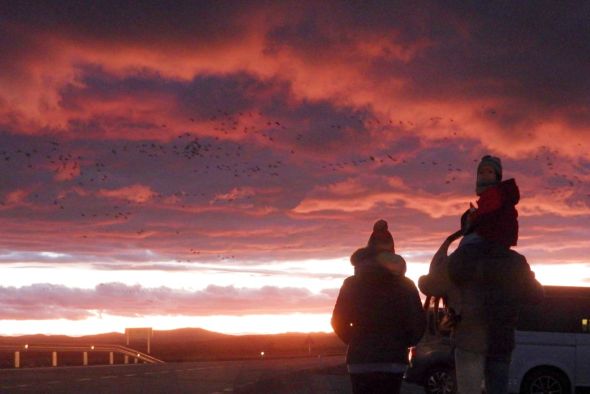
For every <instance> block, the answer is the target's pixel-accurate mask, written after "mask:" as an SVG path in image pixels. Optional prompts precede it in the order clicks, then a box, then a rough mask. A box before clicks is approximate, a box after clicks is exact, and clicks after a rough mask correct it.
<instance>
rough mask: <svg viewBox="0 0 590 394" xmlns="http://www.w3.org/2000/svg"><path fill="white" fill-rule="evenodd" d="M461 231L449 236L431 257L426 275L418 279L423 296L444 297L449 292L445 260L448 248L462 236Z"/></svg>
mask: <svg viewBox="0 0 590 394" xmlns="http://www.w3.org/2000/svg"><path fill="white" fill-rule="evenodd" d="M462 234H463V233H462V232H461V230H459V231H456V232H454V233H453V234H451V235H449V236H448V237H447V239H445V241H444V242H443V244H442V245H441V246H440V248H439V249H438V251H437V252H436V253H435V254H434V257H432V261H431V262H430V267H429V269H428V275H425V276H421V277H420V278H419V279H418V288H419V289H420V291H421V292H422V293H423V294H426V295H431V296H435V297H442V296H445V295H446V294H447V292H448V290H449V286H450V282H449V277H448V274H447V259H448V256H447V254H448V250H449V246H450V245H451V244H452V243H453V242H454V241H455V240H456V239H458V238H461V236H462Z"/></svg>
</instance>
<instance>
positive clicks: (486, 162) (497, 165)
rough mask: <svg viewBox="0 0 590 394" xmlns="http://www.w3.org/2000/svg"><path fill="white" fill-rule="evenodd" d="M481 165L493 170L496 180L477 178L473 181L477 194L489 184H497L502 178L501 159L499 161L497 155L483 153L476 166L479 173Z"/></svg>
mask: <svg viewBox="0 0 590 394" xmlns="http://www.w3.org/2000/svg"><path fill="white" fill-rule="evenodd" d="M483 166H488V167H490V168H492V169H493V170H494V172H495V173H496V180H495V181H492V182H484V181H480V180H479V179H478V180H477V182H476V183H475V194H477V195H478V196H479V195H481V193H483V191H484V190H486V189H487V188H488V187H490V186H494V185H497V184H498V183H499V182H500V181H501V180H502V161H500V158H499V157H496V156H490V155H485V156H484V157H482V158H481V161H480V162H479V165H478V166H477V173H478V174H479V170H480V168H481V167H483Z"/></svg>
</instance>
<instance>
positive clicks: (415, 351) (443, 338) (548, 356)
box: [405, 286, 590, 394]
mask: <svg viewBox="0 0 590 394" xmlns="http://www.w3.org/2000/svg"><path fill="white" fill-rule="evenodd" d="M544 289H545V299H544V300H543V302H542V303H541V304H539V305H535V306H527V307H524V308H523V309H522V311H521V314H520V318H519V323H518V326H517V331H516V348H515V349H514V352H513V353H512V362H511V364H510V380H509V390H510V392H513V393H523V394H533V393H554V394H566V393H567V394H569V393H573V392H575V391H581V390H582V389H587V390H590V287H563V286H545V287H544ZM426 306H427V307H429V327H428V332H427V334H426V335H425V336H424V338H423V339H422V341H420V343H419V344H418V345H417V346H416V347H415V348H412V349H411V350H410V367H409V368H408V371H407V372H406V376H405V379H406V380H407V381H408V382H410V383H417V384H420V385H422V386H423V387H424V389H425V391H426V393H429V394H430V393H432V394H453V393H455V392H456V384H455V367H454V357H453V345H452V341H451V339H450V337H449V333H448V332H441V331H440V330H439V329H438V327H439V324H438V322H439V321H440V320H441V319H442V316H444V311H440V313H439V311H438V310H437V308H436V307H434V306H433V305H432V302H431V303H430V305H426Z"/></svg>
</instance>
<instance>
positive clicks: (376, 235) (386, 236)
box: [368, 219, 394, 252]
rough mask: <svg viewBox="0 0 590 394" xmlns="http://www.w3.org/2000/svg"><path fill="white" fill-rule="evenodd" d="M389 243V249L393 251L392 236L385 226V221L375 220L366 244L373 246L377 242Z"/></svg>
mask: <svg viewBox="0 0 590 394" xmlns="http://www.w3.org/2000/svg"><path fill="white" fill-rule="evenodd" d="M386 242H390V243H391V251H392V252H394V243H393V237H392V236H391V233H390V232H389V230H388V228H387V222H386V221H385V220H383V219H380V220H377V221H376V222H375V224H374V225H373V233H372V234H371V237H370V238H369V243H368V246H375V245H376V244H377V243H386Z"/></svg>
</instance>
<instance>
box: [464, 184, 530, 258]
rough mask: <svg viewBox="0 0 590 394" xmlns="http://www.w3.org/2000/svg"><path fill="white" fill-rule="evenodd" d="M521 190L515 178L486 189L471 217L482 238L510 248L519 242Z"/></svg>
mask: <svg viewBox="0 0 590 394" xmlns="http://www.w3.org/2000/svg"><path fill="white" fill-rule="evenodd" d="M519 201H520V191H519V189H518V186H517V185H516V182H515V181H514V179H508V180H506V181H503V182H500V183H499V184H498V185H496V186H493V187H490V188H488V189H486V190H485V191H484V192H483V193H482V194H481V195H480V196H479V199H478V200H477V210H476V211H475V213H474V215H473V216H472V217H471V218H470V219H471V220H472V222H473V223H472V226H471V227H472V228H473V229H474V231H475V232H476V233H477V234H479V235H480V236H481V237H482V238H484V239H486V240H488V241H491V242H494V243H496V244H499V245H502V246H505V247H507V248H510V247H511V246H516V244H517V242H518V211H517V210H516V204H518V202H519Z"/></svg>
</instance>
